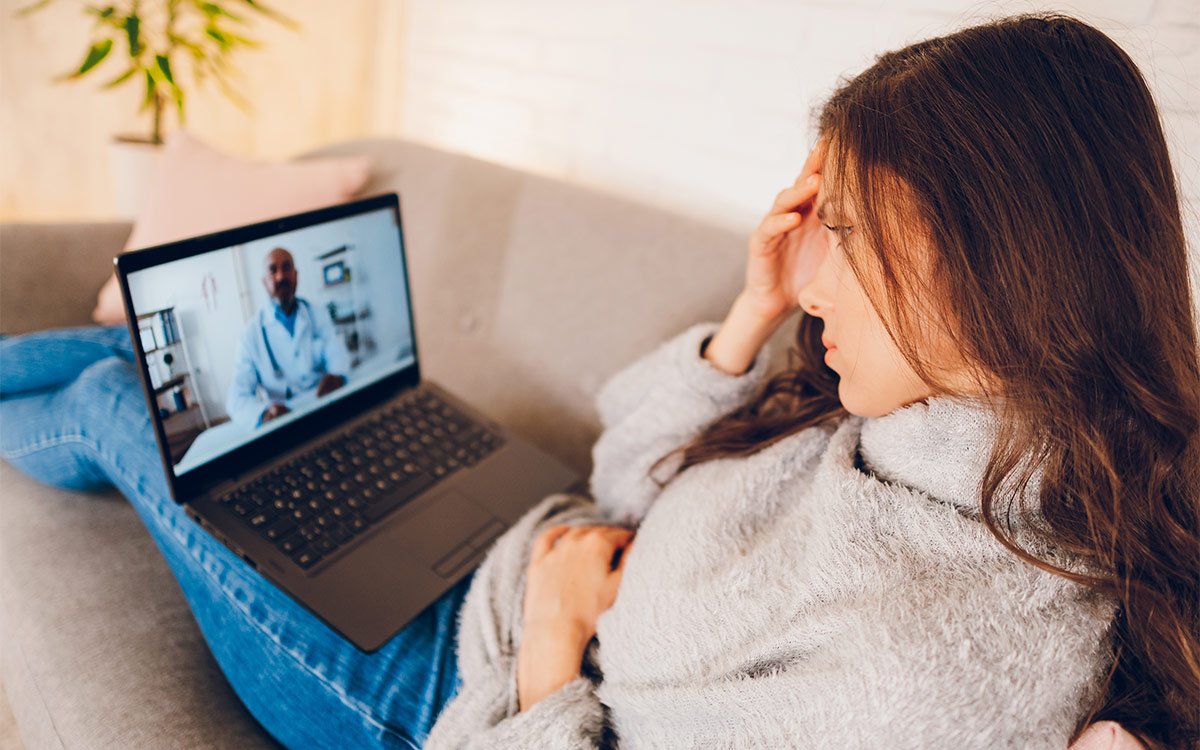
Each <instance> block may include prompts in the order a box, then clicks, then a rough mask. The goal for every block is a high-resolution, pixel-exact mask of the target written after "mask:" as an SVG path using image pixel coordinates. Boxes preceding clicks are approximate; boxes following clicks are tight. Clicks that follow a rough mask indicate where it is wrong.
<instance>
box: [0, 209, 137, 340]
mask: <svg viewBox="0 0 1200 750" xmlns="http://www.w3.org/2000/svg"><path fill="white" fill-rule="evenodd" d="M132 228H133V225H132V224H130V223H129V222H106V223H55V224H24V223H12V224H0V265H2V267H3V271H2V272H0V332H3V333H7V334H15V333H27V332H29V331H36V330H40V329H43V328H58V327H61V326H74V325H86V324H88V323H91V322H92V309H93V308H95V306H96V294H97V292H99V291H100V287H101V285H103V284H104V282H105V280H106V279H108V277H109V276H110V275H112V270H113V265H112V261H113V257H114V256H116V255H117V254H118V253H120V252H121V250H122V249H123V248H124V247H125V240H126V239H127V238H128V237H129V232H130V230H131V229H132Z"/></svg>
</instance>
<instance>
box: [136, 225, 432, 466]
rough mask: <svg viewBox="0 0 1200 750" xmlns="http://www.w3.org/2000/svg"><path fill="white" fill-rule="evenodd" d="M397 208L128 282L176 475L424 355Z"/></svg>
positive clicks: (155, 269) (217, 253)
mask: <svg viewBox="0 0 1200 750" xmlns="http://www.w3.org/2000/svg"><path fill="white" fill-rule="evenodd" d="M398 221H399V216H398V213H397V211H396V209H395V208H394V207H392V206H387V207H383V208H377V209H374V210H370V211H366V212H364V213H359V214H355V215H351V216H345V217H342V218H337V219H333V220H330V221H325V222H323V223H319V224H312V225H309V226H305V227H301V228H299V229H295V230H292V231H286V232H282V233H277V234H273V235H270V236H266V237H259V238H256V239H253V240H251V241H247V242H244V243H242V244H236V245H230V246H228V247H222V248H219V249H216V250H211V251H209V252H204V253H200V254H197V255H191V256H189V257H185V258H180V259H178V260H173V261H169V262H166V263H162V264H159V265H154V266H152V267H149V268H145V269H142V270H138V271H133V272H130V273H129V274H128V276H127V283H128V287H129V294H130V300H131V302H132V307H133V311H134V316H135V319H136V329H137V333H138V335H139V337H140V339H141V348H142V350H143V352H144V353H145V357H146V362H145V364H146V368H147V371H148V373H149V379H150V386H151V388H152V389H153V392H154V399H155V401H156V404H155V407H156V409H157V413H158V417H159V419H160V420H161V423H162V428H163V435H164V436H165V439H166V443H167V453H168V454H169V460H170V463H171V464H172V466H173V470H174V474H175V475H176V476H182V475H184V474H187V473H188V472H191V471H194V470H196V469H198V468H200V467H202V466H204V465H206V464H209V463H210V462H212V461H214V460H216V459H219V458H220V457H221V456H224V455H226V454H228V453H230V452H231V451H234V450H236V449H237V448H239V447H241V446H243V445H245V444H247V443H249V442H251V441H253V440H256V439H258V438H260V437H263V436H265V435H267V434H270V433H272V432H274V431H277V430H279V429H280V428H283V427H285V426H286V425H288V424H291V423H293V422H295V421H296V420H298V419H300V418H302V417H304V416H305V415H308V414H312V413H313V412H316V411H318V410H322V409H327V408H329V407H330V406H331V405H333V404H336V403H337V402H338V401H339V400H341V399H343V398H346V397H347V396H349V395H350V394H352V393H355V392H356V391H360V390H362V389H363V388H366V387H368V386H370V385H371V384H373V383H376V382H378V381H380V380H381V379H383V378H385V377H387V376H389V375H392V374H395V373H397V372H399V371H401V370H403V369H405V368H407V367H410V366H411V365H412V364H413V363H414V361H415V346H414V336H413V326H412V320H411V317H410V309H411V308H410V306H409V300H408V297H407V290H408V288H409V286H408V280H407V278H406V277H405V267H404V256H403V248H402V246H401V235H400V231H399V226H398Z"/></svg>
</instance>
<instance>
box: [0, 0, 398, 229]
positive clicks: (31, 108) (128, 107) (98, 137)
mask: <svg viewBox="0 0 1200 750" xmlns="http://www.w3.org/2000/svg"><path fill="white" fill-rule="evenodd" d="M29 2H31V0H0V221H4V220H9V221H11V220H56V219H90V218H107V217H111V216H113V215H114V204H113V197H112V188H111V182H110V176H109V163H108V159H109V156H108V145H107V144H108V140H109V138H110V136H111V135H112V134H114V133H134V134H139V135H148V134H149V132H150V130H151V118H150V117H149V115H148V114H142V115H139V114H138V111H137V110H138V106H139V103H140V101H141V88H140V87H139V86H137V85H136V84H134V83H132V82H129V83H127V84H126V86H125V87H121V88H117V89H115V90H108V91H103V90H100V85H101V83H102V82H103V81H105V80H108V79H109V78H112V77H115V76H116V75H117V74H119V73H120V72H121V71H122V70H123V68H122V66H121V65H120V64H119V62H118V61H116V60H106V61H104V62H103V63H102V64H101V65H102V69H97V70H96V71H94V73H93V74H91V75H89V76H88V77H86V78H84V79H83V80H81V81H77V82H70V83H51V82H50V81H51V79H52V78H53V77H55V76H56V75H58V74H60V73H63V72H64V71H67V70H69V69H71V67H72V66H75V65H78V64H79V62H80V61H81V60H82V58H83V54H84V52H85V51H86V50H87V47H88V41H87V40H88V38H89V37H88V30H89V24H90V22H89V21H88V19H87V18H85V16H84V14H83V13H82V11H81V4H80V3H75V2H68V1H66V0H58V2H56V3H52V4H51V5H49V6H48V7H46V8H44V9H42V10H41V11H39V12H37V13H35V14H32V15H30V16H25V17H22V18H15V17H14V13H15V12H16V10H17V9H18V8H21V7H24V6H25V5H27V4H29ZM273 7H277V8H279V9H280V10H283V11H285V12H286V13H287V14H288V15H290V16H291V17H292V18H294V19H295V20H297V21H298V22H299V23H300V25H301V28H300V29H299V30H298V31H291V30H289V29H287V28H285V27H283V26H280V25H278V24H275V23H272V22H268V21H259V22H258V23H256V25H255V27H254V31H253V33H252V34H250V36H252V37H254V38H256V39H259V40H260V41H262V42H263V44H264V46H263V47H262V48H261V49H244V50H242V51H241V52H240V53H238V56H237V57H235V58H234V62H235V63H236V65H237V66H238V67H239V68H240V70H241V73H240V75H239V76H237V77H236V78H235V81H236V82H237V83H236V87H237V88H238V90H239V91H241V92H242V93H243V94H244V95H245V96H246V98H248V99H249V100H250V101H251V102H252V103H253V110H252V111H250V112H248V113H247V112H243V111H242V110H240V109H238V108H237V107H236V106H235V105H234V104H233V103H231V102H230V101H229V100H227V99H225V98H224V97H223V96H222V95H221V93H220V91H219V89H217V88H216V87H215V86H207V85H206V87H205V88H203V89H199V90H197V91H195V92H194V93H193V94H192V96H191V97H190V100H189V102H188V112H187V114H188V122H187V127H188V130H189V131H190V132H192V133H194V134H195V135H196V136H198V137H199V138H201V139H202V140H205V141H207V142H209V143H210V144H212V145H214V146H216V147H218V148H220V149H221V150H223V151H227V152H229V153H233V154H238V155H242V156H249V157H261V158H283V157H288V156H292V155H295V154H297V153H301V152H304V151H307V150H310V149H312V148H315V147H318V146H321V145H325V144H328V143H331V142H335V141H339V140H344V139H347V138H352V137H356V136H360V135H364V134H366V133H368V132H371V130H372V123H373V122H375V121H377V120H379V119H380V118H382V121H383V122H387V121H388V120H389V119H393V118H395V117H396V116H397V115H396V112H397V110H396V105H394V104H391V103H389V104H388V106H387V107H384V108H382V109H381V108H377V107H375V106H374V104H373V102H375V101H377V100H376V99H374V98H373V97H372V96H371V91H372V87H373V86H374V85H375V80H376V79H375V76H374V67H375V66H374V59H375V57H376V54H377V46H378V38H377V37H378V36H379V35H380V34H381V33H383V38H384V40H385V41H384V43H385V44H395V43H396V42H395V41H389V40H394V38H395V33H394V31H395V19H396V18H397V15H398V14H397V10H398V8H399V2H398V0H354V1H353V2H345V3H336V4H333V3H329V2H328V1H327V0H287V2H278V1H277V2H276V3H275V4H274V6H273ZM335 7H336V10H333V8H335ZM381 18H385V19H388V22H387V23H381V22H380V21H381ZM390 54H391V55H392V56H395V53H394V52H392V53H390ZM392 73H394V71H389V74H392ZM389 89H391V90H393V91H394V90H395V88H394V87H393V86H389ZM167 123H168V125H169V127H170V128H174V127H175V124H176V122H175V118H174V114H173V113H172V114H171V115H169V116H168V118H167Z"/></svg>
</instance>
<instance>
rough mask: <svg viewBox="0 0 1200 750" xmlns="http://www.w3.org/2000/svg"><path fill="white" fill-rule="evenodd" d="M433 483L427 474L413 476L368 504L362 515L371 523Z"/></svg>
mask: <svg viewBox="0 0 1200 750" xmlns="http://www.w3.org/2000/svg"><path fill="white" fill-rule="evenodd" d="M433 483H434V481H433V478H432V477H430V476H429V475H427V474H421V475H419V476H416V477H413V478H412V479H411V480H409V481H408V482H406V483H405V484H403V485H401V486H400V487H397V488H396V489H395V490H394V491H393V492H392V494H390V495H388V496H387V497H385V498H383V499H382V500H379V501H378V502H374V503H371V504H370V505H368V506H367V507H366V509H364V510H363V516H365V517H366V519H367V520H368V521H370V522H371V523H374V522H376V521H378V520H379V519H381V518H383V517H384V516H386V515H387V514H388V513H391V512H392V511H393V510H395V509H396V508H399V507H400V506H401V505H404V504H405V503H407V502H408V501H409V500H411V499H412V498H414V497H416V496H417V495H418V494H420V493H421V492H422V491H423V490H425V489H427V488H428V487H430V486H432V485H433Z"/></svg>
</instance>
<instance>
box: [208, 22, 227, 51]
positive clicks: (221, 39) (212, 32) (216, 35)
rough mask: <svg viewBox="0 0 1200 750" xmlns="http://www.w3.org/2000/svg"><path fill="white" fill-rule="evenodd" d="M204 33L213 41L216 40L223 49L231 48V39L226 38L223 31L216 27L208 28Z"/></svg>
mask: <svg viewBox="0 0 1200 750" xmlns="http://www.w3.org/2000/svg"><path fill="white" fill-rule="evenodd" d="M204 33H205V34H208V35H209V36H211V37H212V38H213V39H216V40H217V43H218V44H220V45H221V48H222V49H226V48H228V47H229V38H228V37H226V36H225V35H224V34H222V33H221V30H220V29H218V28H216V27H215V26H209V27H208V28H206V29H205V30H204Z"/></svg>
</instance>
